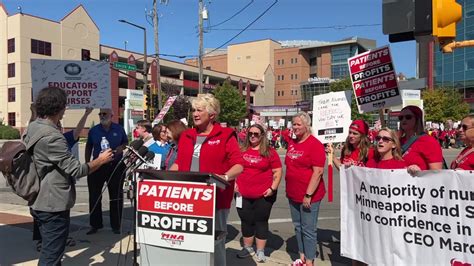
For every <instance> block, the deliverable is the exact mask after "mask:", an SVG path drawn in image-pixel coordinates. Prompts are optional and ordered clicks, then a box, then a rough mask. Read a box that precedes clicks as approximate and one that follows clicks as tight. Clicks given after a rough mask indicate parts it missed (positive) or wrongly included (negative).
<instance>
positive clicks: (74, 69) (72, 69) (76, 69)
mask: <svg viewBox="0 0 474 266" xmlns="http://www.w3.org/2000/svg"><path fill="white" fill-rule="evenodd" d="M81 70H82V69H81V67H80V66H79V65H78V64H76V63H69V64H67V65H66V66H64V72H66V73H67V74H68V75H71V76H76V75H79V74H80V73H81Z"/></svg>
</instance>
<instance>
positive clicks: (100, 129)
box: [85, 109, 128, 235]
mask: <svg viewBox="0 0 474 266" xmlns="http://www.w3.org/2000/svg"><path fill="white" fill-rule="evenodd" d="M112 117H113V112H112V110H111V109H100V111H99V118H100V124H98V125H96V126H94V127H92V128H91V129H90V130H89V135H88V137H87V144H86V149H85V160H86V162H89V161H90V159H91V154H92V155H93V158H97V157H98V156H99V154H100V153H101V152H102V149H101V145H100V143H101V141H102V139H103V138H105V139H107V141H108V142H109V144H110V148H111V149H112V150H113V151H114V160H113V161H112V162H110V163H108V164H105V165H103V166H101V167H100V168H99V170H97V172H95V173H93V174H91V175H89V176H87V186H88V188H89V212H90V225H91V229H90V230H89V231H88V232H87V234H88V235H90V234H95V233H97V231H98V230H99V229H101V228H102V227H104V225H103V223H102V204H101V202H102V194H101V193H102V187H103V186H104V183H107V189H108V191H109V198H110V225H111V227H112V231H113V232H114V234H120V219H121V216H122V215H121V214H122V208H123V192H122V187H123V178H122V176H123V170H124V167H123V164H121V165H117V164H118V162H119V161H120V159H121V158H122V153H123V150H124V149H125V145H127V144H128V137H127V134H126V133H125V130H124V129H123V127H122V126H121V125H119V124H116V123H113V122H112ZM116 167H117V169H115V168H116ZM114 169H115V171H114Z"/></svg>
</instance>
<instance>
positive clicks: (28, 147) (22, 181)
mask: <svg viewBox="0 0 474 266" xmlns="http://www.w3.org/2000/svg"><path fill="white" fill-rule="evenodd" d="M54 130H55V129H53V128H50V127H44V128H41V129H40V130H38V131H37V132H36V133H35V134H34V135H33V136H32V138H30V140H29V142H28V144H26V143H25V142H23V141H7V142H5V143H4V144H3V146H2V147H1V148H0V171H1V172H2V174H3V176H4V177H5V179H6V180H7V183H8V185H9V186H10V187H11V188H12V189H13V192H14V193H15V194H17V195H18V196H20V197H22V198H23V199H24V200H26V201H28V205H32V204H33V203H34V202H35V200H36V197H37V196H38V193H39V190H40V183H41V180H40V177H39V175H38V172H37V170H36V165H35V163H34V161H33V147H34V146H35V144H36V143H37V142H38V141H39V140H40V139H42V138H43V137H45V136H47V135H48V134H49V133H51V132H52V131H54Z"/></svg>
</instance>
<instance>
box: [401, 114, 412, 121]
mask: <svg viewBox="0 0 474 266" xmlns="http://www.w3.org/2000/svg"><path fill="white" fill-rule="evenodd" d="M403 118H405V120H411V119H412V118H413V115H399V116H398V120H400V121H402V120H403Z"/></svg>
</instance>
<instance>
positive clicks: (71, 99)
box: [31, 59, 112, 109]
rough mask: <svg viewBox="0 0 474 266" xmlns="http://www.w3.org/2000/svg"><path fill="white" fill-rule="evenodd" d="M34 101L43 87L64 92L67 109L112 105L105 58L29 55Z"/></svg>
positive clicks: (107, 66) (107, 64)
mask: <svg viewBox="0 0 474 266" xmlns="http://www.w3.org/2000/svg"><path fill="white" fill-rule="evenodd" d="M31 80H32V83H33V84H32V90H33V91H32V92H33V101H34V100H35V99H36V95H37V94H38V92H39V91H40V90H42V89H43V88H45V87H58V88H61V89H63V90H65V91H66V93H67V96H68V97H67V105H68V107H69V108H70V109H82V108H86V107H93V108H112V96H111V95H112V94H111V91H110V67H109V63H108V62H94V61H67V60H47V59H31Z"/></svg>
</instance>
